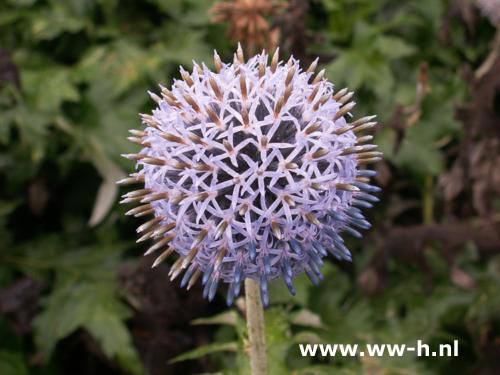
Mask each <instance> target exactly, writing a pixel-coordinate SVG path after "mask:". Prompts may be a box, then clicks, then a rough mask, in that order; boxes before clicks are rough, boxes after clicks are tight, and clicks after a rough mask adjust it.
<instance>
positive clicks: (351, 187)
mask: <svg viewBox="0 0 500 375" xmlns="http://www.w3.org/2000/svg"><path fill="white" fill-rule="evenodd" d="M335 187H336V188H337V189H338V190H345V191H359V188H358V187H356V186H354V185H351V184H344V183H337V184H335Z"/></svg>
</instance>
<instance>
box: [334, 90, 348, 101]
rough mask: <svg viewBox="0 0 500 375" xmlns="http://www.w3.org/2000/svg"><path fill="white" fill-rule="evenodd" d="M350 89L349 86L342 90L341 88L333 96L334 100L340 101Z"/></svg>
mask: <svg viewBox="0 0 500 375" xmlns="http://www.w3.org/2000/svg"><path fill="white" fill-rule="evenodd" d="M348 91H349V89H348V88H347V87H344V88H343V89H342V90H340V91H339V92H337V93H336V94H335V95H334V96H333V100H335V101H338V100H339V99H340V98H341V97H343V96H344V95H345V94H347V92H348Z"/></svg>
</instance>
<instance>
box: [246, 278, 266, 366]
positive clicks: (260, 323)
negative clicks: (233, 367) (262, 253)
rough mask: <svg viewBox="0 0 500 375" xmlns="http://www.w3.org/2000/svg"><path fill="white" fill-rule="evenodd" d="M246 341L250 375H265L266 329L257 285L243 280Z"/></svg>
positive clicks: (255, 282) (252, 281)
mask: <svg viewBox="0 0 500 375" xmlns="http://www.w3.org/2000/svg"><path fill="white" fill-rule="evenodd" d="M245 303H246V309H247V328H248V340H249V343H250V367H251V369H252V375H267V353H266V328H265V325H264V309H263V308H262V301H261V299H260V286H259V283H258V282H257V281H255V280H252V279H249V278H247V279H245Z"/></svg>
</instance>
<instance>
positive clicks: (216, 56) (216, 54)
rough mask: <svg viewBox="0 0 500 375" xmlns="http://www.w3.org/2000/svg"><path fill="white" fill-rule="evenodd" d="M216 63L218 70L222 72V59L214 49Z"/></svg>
mask: <svg viewBox="0 0 500 375" xmlns="http://www.w3.org/2000/svg"><path fill="white" fill-rule="evenodd" d="M214 65H215V70H216V72H217V73H220V71H221V70H222V61H221V59H220V56H219V54H218V53H217V51H216V50H214Z"/></svg>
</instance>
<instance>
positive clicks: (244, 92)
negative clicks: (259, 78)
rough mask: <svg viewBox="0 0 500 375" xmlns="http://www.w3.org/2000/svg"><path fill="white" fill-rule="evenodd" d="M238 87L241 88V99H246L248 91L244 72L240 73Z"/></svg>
mask: <svg viewBox="0 0 500 375" xmlns="http://www.w3.org/2000/svg"><path fill="white" fill-rule="evenodd" d="M240 88H241V97H242V98H243V100H247V98H248V92H247V81H246V77H245V73H243V72H241V73H240Z"/></svg>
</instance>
